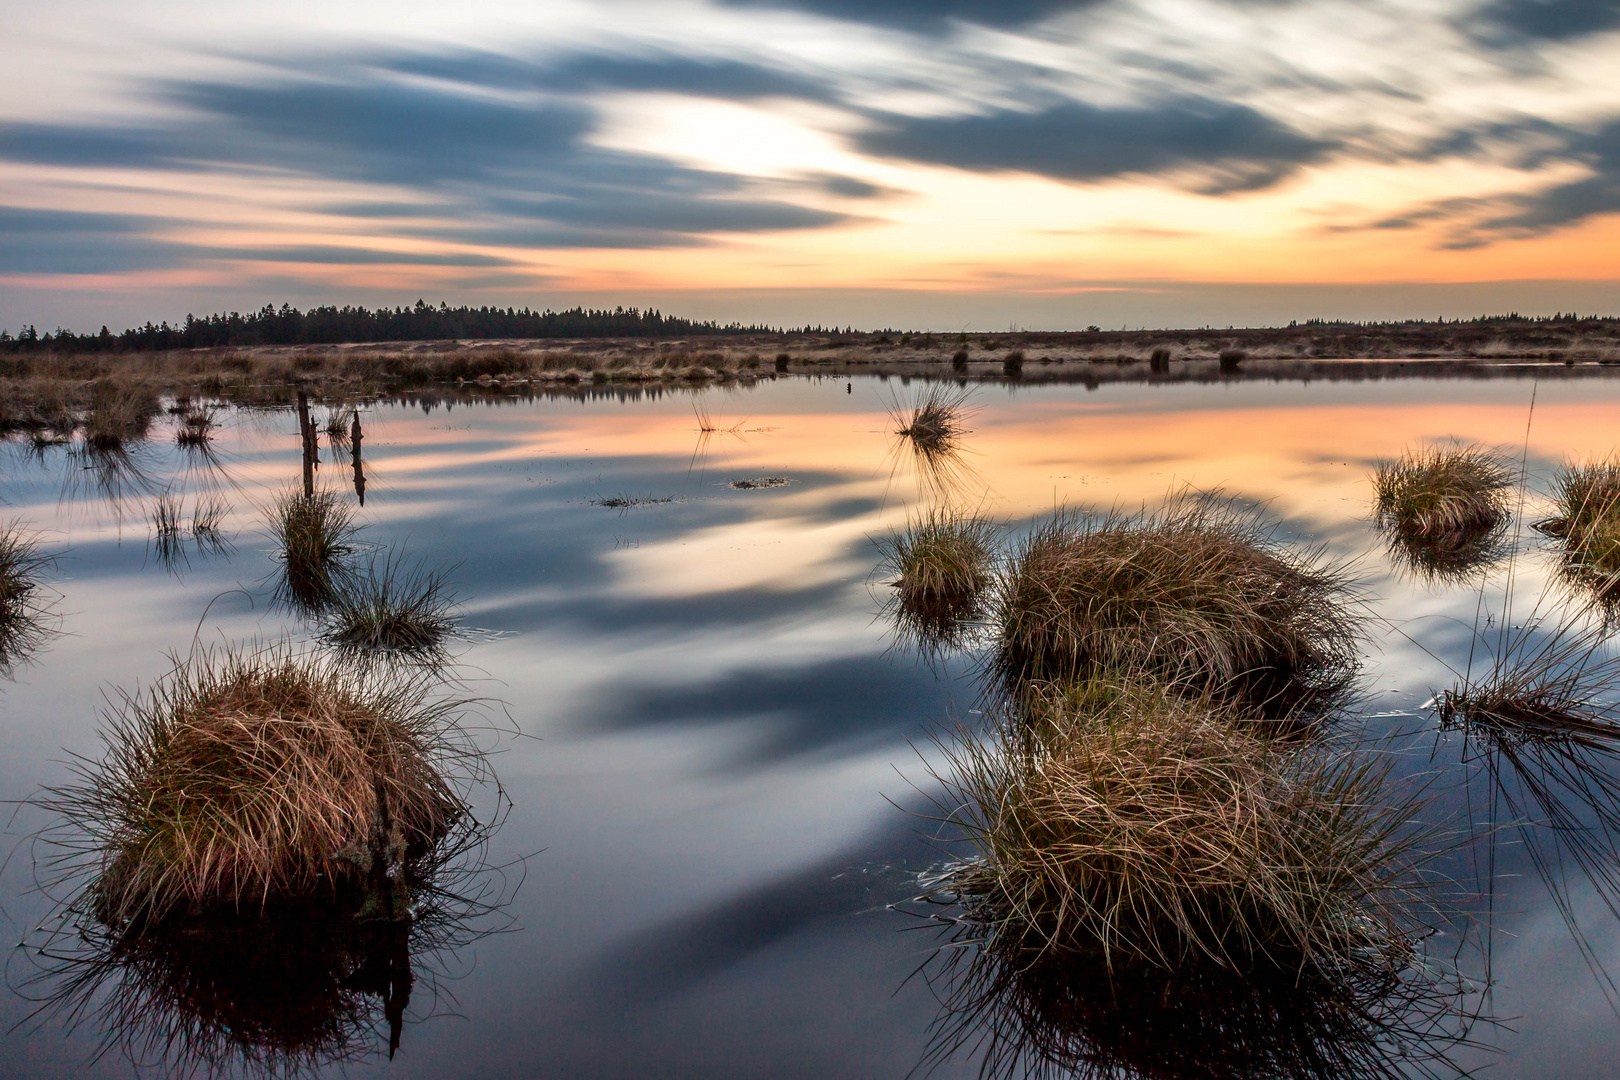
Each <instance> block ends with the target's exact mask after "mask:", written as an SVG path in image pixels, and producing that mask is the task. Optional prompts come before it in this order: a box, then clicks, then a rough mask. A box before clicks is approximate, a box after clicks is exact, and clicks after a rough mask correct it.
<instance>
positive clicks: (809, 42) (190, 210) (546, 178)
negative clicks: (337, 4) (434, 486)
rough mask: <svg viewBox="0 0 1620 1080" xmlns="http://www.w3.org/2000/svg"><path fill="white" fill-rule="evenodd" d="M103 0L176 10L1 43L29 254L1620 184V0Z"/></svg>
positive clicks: (568, 238) (676, 238) (1230, 238)
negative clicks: (193, 4)
mask: <svg viewBox="0 0 1620 1080" xmlns="http://www.w3.org/2000/svg"><path fill="white" fill-rule="evenodd" d="M170 2H171V3H172V2H173V0H170ZM81 8H82V9H85V10H90V11H100V12H102V13H103V14H104V15H106V17H107V19H106V22H107V26H108V27H109V29H107V30H105V31H104V32H105V33H106V34H107V35H112V34H115V33H117V32H118V27H119V21H118V20H119V19H120V18H122V19H124V20H126V23H125V26H126V29H127V20H129V19H131V18H134V19H144V20H146V21H145V22H144V23H143V24H142V27H141V29H142V33H141V34H140V35H138V37H139V41H138V42H137V43H136V44H134V45H132V46H131V47H130V48H129V49H128V50H126V51H127V52H128V53H129V55H128V56H127V57H125V56H123V55H121V54H120V53H119V52H118V51H117V49H116V48H115V43H114V42H113V41H112V40H111V38H110V37H108V38H107V39H105V40H101V39H97V38H96V34H97V33H98V32H101V31H98V30H97V29H95V28H96V27H98V26H99V25H100V24H98V23H97V22H96V21H95V20H93V19H90V20H86V19H85V18H83V16H84V14H85V10H80V11H79V12H78V16H77V19H78V21H76V22H75V26H76V27H77V26H86V27H90V28H91V29H90V30H88V31H87V39H86V42H85V43H84V44H83V45H82V46H80V48H81V49H82V50H83V54H84V57H89V58H92V59H94V60H95V61H96V62H98V63H102V69H100V70H98V71H97V72H96V77H95V78H93V79H92V78H89V77H87V76H85V75H84V68H85V67H86V65H88V64H89V63H90V60H89V59H82V58H80V57H79V56H78V54H76V53H75V52H74V49H75V46H72V45H67V44H64V41H66V40H67V39H66V38H65V37H63V36H62V35H61V34H60V33H58V34H55V35H53V34H50V33H48V32H47V31H48V30H50V29H52V27H53V25H54V26H55V28H56V29H58V30H60V29H61V28H62V25H65V24H61V25H56V24H53V21H52V16H51V15H50V14H49V13H48V12H44V11H36V12H34V13H33V14H31V15H30V16H29V19H28V20H27V22H26V25H25V26H24V29H23V30H22V31H21V32H19V33H18V34H17V35H16V36H15V37H14V39H13V40H12V41H11V43H10V44H4V45H0V61H3V60H6V59H8V58H11V59H19V60H21V61H25V63H22V64H21V65H20V66H17V67H15V68H14V69H13V70H15V71H17V72H23V71H24V70H25V69H26V72H27V74H28V77H29V78H30V79H37V78H40V77H42V76H41V75H40V73H41V72H42V71H47V69H48V65H47V64H45V63H44V61H43V60H42V58H41V57H42V54H45V55H55V56H56V57H57V58H58V59H59V60H60V61H61V63H60V65H59V66H60V68H61V70H62V71H63V72H64V74H63V75H61V90H62V93H61V94H59V95H57V96H55V97H51V98H50V99H49V103H48V105H47V104H43V103H42V102H44V101H45V95H43V94H42V92H41V91H40V88H39V87H38V86H35V85H33V84H32V83H30V85H29V86H28V87H22V86H21V85H20V80H21V78H22V77H23V76H22V75H20V74H19V75H14V76H12V77H11V78H13V79H16V80H18V82H19V86H18V90H19V91H23V90H26V92H19V93H17V94H15V95H13V96H11V97H10V101H11V104H10V105H7V106H0V177H3V178H4V181H5V185H6V189H5V190H6V194H5V196H4V197H3V199H4V203H5V204H6V205H5V207H4V209H3V211H0V235H3V236H5V237H6V243H7V251H5V252H4V253H3V254H0V275H9V277H10V280H11V282H12V285H11V286H0V287H7V288H10V287H15V288H22V289H29V288H34V287H36V286H34V285H32V284H30V282H29V281H28V280H24V279H25V278H26V276H27V275H31V274H51V275H57V276H56V277H55V278H53V279H52V287H55V288H60V287H61V286H62V283H63V280H64V279H63V278H62V275H68V276H71V275H74V274H84V275H93V276H95V277H96V278H97V281H98V287H106V279H107V275H124V276H125V277H126V278H127V279H128V280H129V283H130V287H132V288H133V287H139V286H140V275H141V274H142V273H143V272H147V271H151V272H156V271H174V270H177V269H187V270H189V271H195V272H196V273H198V274H203V275H206V274H208V273H213V272H214V271H212V270H210V269H209V268H210V267H219V268H220V269H219V270H218V273H219V274H226V273H229V274H232V275H235V276H236V278H237V279H238V280H240V279H242V277H243V275H244V274H247V275H248V277H249V278H251V276H252V273H253V271H252V267H254V266H256V265H262V266H264V267H265V268H266V270H265V271H264V276H265V279H266V280H270V279H271V277H272V275H275V276H276V280H283V279H284V278H285V276H286V275H287V274H289V273H292V274H297V273H306V274H307V275H310V278H309V280H311V281H319V282H321V283H322V287H323V288H333V287H341V284H342V280H343V279H341V278H334V277H333V274H335V273H337V272H338V270H339V269H340V268H344V267H348V268H352V270H351V278H350V280H353V281H355V282H360V281H362V280H365V281H371V282H373V283H375V282H382V281H390V282H398V281H412V280H416V281H420V282H421V283H422V286H423V287H424V288H439V289H451V290H454V289H456V288H472V287H474V285H473V283H475V282H486V283H487V282H489V281H491V280H494V279H493V278H491V277H490V275H489V274H488V271H489V270H490V269H492V268H498V269H499V270H500V274H499V275H498V278H499V280H501V281H503V282H507V283H515V284H516V285H517V286H519V287H520V286H521V283H522V282H523V281H525V280H528V281H531V282H533V283H534V286H535V287H536V288H537V289H540V288H549V287H554V286H555V285H557V284H558V283H570V282H571V283H573V284H574V285H575V286H577V287H581V288H612V287H614V283H615V282H617V283H619V284H620V285H621V286H622V287H627V288H642V289H644V288H649V287H652V288H660V289H664V288H671V287H679V286H680V284H681V283H682V282H687V283H689V284H691V285H692V287H703V288H724V287H727V285H728V283H729V284H731V285H732V286H735V287H754V286H759V285H765V286H773V287H785V286H788V285H790V284H792V283H793V282H795V281H797V282H800V283H802V284H804V285H813V286H818V287H844V286H861V285H883V286H899V287H925V288H943V287H964V288H980V287H982V288H1026V289H1040V288H1055V287H1063V288H1067V287H1070V286H1071V285H1072V280H1071V279H1072V267H1073V265H1074V264H1075V263H1076V262H1077V261H1081V262H1083V263H1084V264H1085V265H1086V266H1088V267H1091V268H1092V272H1093V273H1094V274H1095V277H1096V280H1098V281H1106V280H1108V279H1118V280H1126V279H1129V280H1141V279H1142V278H1143V277H1144V276H1151V275H1152V274H1153V273H1154V272H1155V268H1158V272H1159V273H1162V274H1163V275H1165V276H1166V277H1177V276H1179V277H1181V278H1185V279H1193V280H1196V279H1198V278H1199V277H1200V276H1202V275H1207V274H1211V273H1215V274H1218V275H1223V277H1222V279H1223V280H1235V279H1238V278H1239V276H1240V275H1241V276H1244V277H1246V278H1247V279H1249V280H1256V279H1262V280H1263V279H1273V280H1299V277H1300V268H1302V267H1307V266H1309V267H1315V268H1316V269H1315V270H1314V271H1313V272H1315V273H1318V274H1327V275H1329V276H1331V275H1334V274H1338V275H1341V276H1344V277H1345V279H1347V280H1376V279H1383V280H1390V279H1394V278H1396V277H1398V276H1400V275H1403V274H1404V275H1410V274H1417V275H1418V276H1420V277H1422V278H1424V279H1426V280H1438V279H1443V278H1445V277H1446V276H1448V275H1450V276H1456V275H1458V274H1460V273H1465V272H1467V271H1465V270H1464V268H1465V267H1472V268H1473V272H1475V273H1478V272H1481V270H1480V268H1481V267H1484V266H1485V265H1486V264H1485V263H1483V262H1481V261H1480V260H1479V259H1478V257H1477V254H1478V253H1479V252H1481V251H1486V250H1490V251H1497V250H1500V251H1502V252H1508V251H1509V250H1511V251H1512V252H1514V253H1515V255H1516V257H1517V260H1518V263H1519V264H1520V265H1534V264H1537V263H1538V260H1539V261H1541V262H1545V263H1546V264H1548V265H1554V264H1557V263H1559V262H1560V259H1559V257H1558V250H1560V249H1559V245H1562V246H1563V248H1564V249H1568V250H1576V249H1582V245H1586V249H1589V248H1590V244H1591V241H1590V239H1589V238H1588V231H1589V230H1590V229H1593V228H1597V227H1598V225H1597V224H1595V223H1598V222H1608V223H1610V224H1605V225H1603V226H1602V228H1603V229H1608V228H1610V227H1611V225H1612V222H1613V220H1614V216H1615V215H1616V214H1620V0H1602V2H1598V0H1485V2H1483V3H1480V2H1477V0H1468V2H1465V0H1424V2H1421V3H1405V4H1396V3H1393V2H1388V0H1356V2H1351V0H1341V2H1335V3H1326V2H1322V0H1274V2H1272V0H1268V2H1265V3H1241V2H1238V0H1089V2H1086V0H1068V2H1064V0H1021V2H1013V3H1000V4H991V3H981V2H977V0H946V2H943V3H926V4H925V3H922V2H921V0H885V2H879V3H855V2H854V0H725V2H717V3H702V2H698V0H671V2H668V3H663V4H647V3H641V2H635V0H612V2H609V0H603V2H600V3H595V4H579V3H560V2H559V3H555V4H552V5H544V4H542V5H537V6H533V7H532V8H531V7H525V6H523V5H507V4H492V5H485V6H483V7H479V8H477V9H471V8H469V9H466V10H458V11H454V12H453V11H448V10H435V11H433V12H431V13H428V12H421V13H411V14H410V15H409V17H402V18H401V19H399V20H397V21H396V22H394V23H391V24H390V26H389V29H388V32H387V34H386V36H382V35H380V34H379V35H378V36H377V37H376V38H375V40H370V41H367V40H364V34H363V33H362V32H361V29H362V28H361V23H362V22H363V17H364V15H365V11H364V10H363V8H364V6H363V5H362V6H361V7H357V8H355V9H354V10H349V9H344V10H343V11H328V10H327V9H321V8H318V7H316V6H313V5H311V6H307V7H305V6H298V5H294V6H292V7H290V8H288V9H286V12H285V21H286V25H287V28H288V32H289V33H290V32H292V31H297V30H299V29H300V28H303V29H304V30H305V31H307V33H308V34H310V35H313V40H312V41H311V42H309V43H306V44H305V46H304V47H301V48H298V49H293V48H292V47H290V46H289V45H288V44H285V43H283V41H284V39H285V38H286V36H287V35H285V34H284V35H282V37H279V38H278V37H277V36H275V35H272V34H267V33H265V32H264V31H263V27H264V26H265V21H264V19H263V18H262V17H261V16H262V13H261V12H258V11H256V10H249V9H245V8H244V9H240V10H237V9H232V8H229V7H228V6H227V7H225V8H221V9H216V10H212V11H211V12H210V15H209V22H208V24H207V27H206V29H205V30H203V31H197V32H193V31H191V30H190V29H188V26H189V24H188V23H187V22H186V21H185V20H182V19H180V18H178V17H177V15H176V13H178V12H180V11H183V10H185V9H184V8H183V7H181V6H178V5H176V6H169V5H168V4H165V3H160V4H159V5H158V6H155V7H153V8H152V9H151V13H150V14H144V13H143V14H136V15H130V14H129V13H124V12H122V11H121V10H118V9H115V8H114V7H112V6H111V5H105V4H104V3H102V0H85V3H84V4H82V5H81ZM165 13H168V14H167V15H166V14H165ZM67 17H68V16H67V15H63V16H62V17H61V18H63V19H66V18H67ZM494 27H500V28H501V29H500V31H499V33H495V32H493V31H492V28H494ZM322 34H325V35H326V36H325V38H322V37H321V35H322ZM497 39H498V40H497ZM53 50H54V53H53ZM142 50H146V51H147V53H149V54H150V55H151V56H156V55H158V54H160V53H161V55H162V56H163V57H164V58H165V61H166V62H165V63H164V65H163V67H164V70H165V71H166V74H165V75H164V76H162V77H155V76H153V75H152V74H150V71H151V69H152V67H153V65H152V64H151V63H142V62H141V59H142V56H141V53H142ZM81 61H82V62H81ZM76 64H77V65H78V66H75V65H76ZM67 73H73V74H72V76H71V77H70V75H69V74H67ZM43 77H44V78H46V79H47V81H48V80H49V78H51V77H52V76H49V75H48V74H47V75H45V76H43ZM947 223H948V224H947ZM1526 245H1529V246H1526ZM1583 250H1584V249H1583ZM1465 252H1473V253H1475V254H1474V255H1473V256H1471V257H1470V259H1471V261H1469V262H1466V263H1465V262H1463V261H1461V260H1462V253H1465ZM1494 258H1495V257H1494V256H1493V259H1494ZM1512 261H1513V260H1512V259H1510V258H1509V257H1508V256H1507V255H1503V256H1502V257H1501V258H1500V259H1497V260H1496V261H1495V262H1492V263H1491V265H1493V266H1494V265H1502V266H1506V265H1508V264H1509V263H1510V262H1512ZM1562 263H1563V264H1564V265H1574V264H1575V263H1580V264H1581V265H1582V266H1583V267H1584V268H1585V269H1583V270H1582V276H1590V274H1591V273H1592V270H1593V268H1594V267H1599V268H1601V265H1602V260H1601V258H1597V257H1595V256H1593V255H1592V253H1591V252H1590V250H1584V256H1583V258H1580V259H1573V260H1572V259H1570V258H1567V257H1566V258H1564V259H1562ZM300 266H301V267H305V268H307V269H306V270H305V271H298V270H297V269H296V268H297V267H300ZM290 267H291V268H293V269H289V268H290ZM412 267H415V268H417V271H416V272H417V274H418V277H417V278H414V279H413V278H411V276H410V268H412ZM381 268H387V269H388V272H387V273H386V274H384V275H382V276H380V277H379V276H376V275H372V276H371V277H369V278H367V277H366V276H365V275H366V274H368V273H370V271H371V270H373V269H376V270H379V272H380V269H381ZM1060 268H1061V274H1060V273H1059V270H1060ZM1213 268H1218V269H1213ZM1485 272H1491V273H1494V272H1497V271H1494V270H1493V271H1485ZM1611 275H1612V276H1616V277H1620V266H1617V267H1613V269H1612V271H1611ZM154 280H155V279H154ZM0 317H3V316H0Z"/></svg>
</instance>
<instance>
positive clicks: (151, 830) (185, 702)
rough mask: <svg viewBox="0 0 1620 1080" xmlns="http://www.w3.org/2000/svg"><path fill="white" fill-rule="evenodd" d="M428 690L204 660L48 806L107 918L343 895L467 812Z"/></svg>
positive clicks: (304, 660)
mask: <svg viewBox="0 0 1620 1080" xmlns="http://www.w3.org/2000/svg"><path fill="white" fill-rule="evenodd" d="M452 707H453V706H451V705H448V704H443V703H438V704H436V703H434V702H432V701H431V700H430V699H429V697H428V694H427V687H426V684H425V683H423V682H420V681H411V680H402V679H401V678H400V677H399V676H397V675H391V674H386V673H383V672H381V671H370V670H366V671H362V670H358V669H355V668H352V667H349V666H345V665H343V664H341V663H340V662H338V661H335V660H331V659H326V658H323V657H321V656H319V655H314V654H299V653H295V652H293V651H291V650H290V649H289V648H287V647H285V646H269V647H262V648H257V649H243V650H236V649H224V650H220V651H216V652H206V651H205V652H202V653H200V654H198V655H196V656H193V657H192V658H191V659H189V660H185V661H179V662H177V663H176V665H175V668H174V670H173V671H172V672H171V673H170V674H169V675H168V676H167V677H165V678H163V679H162V680H160V681H159V682H158V683H156V684H155V685H154V686H152V687H151V688H150V689H149V690H148V691H146V692H145V693H143V694H135V695H124V696H122V698H121V699H120V701H119V703H118V704H117V706H116V707H115V708H114V710H113V712H112V713H111V715H110V716H109V717H108V721H109V724H108V729H107V731H106V733H105V735H104V738H105V740H106V744H107V750H106V754H105V756H104V757H103V759H102V760H101V761H99V762H91V761H84V762H81V763H80V765H79V766H78V772H79V774H80V777H81V781H82V782H81V784H80V785H79V786H78V787H75V788H69V789H60V790H56V791H53V792H52V793H51V799H50V800H49V805H51V806H53V807H54V808H56V809H59V810H61V811H62V812H63V813H64V814H65V815H66V817H67V818H68V819H69V820H71V821H72V822H74V823H75V824H76V825H78V826H80V827H81V828H82V829H83V830H84V832H85V834H86V835H87V836H88V837H89V838H90V844H91V847H92V848H93V850H95V851H96V852H98V853H99V869H98V872H97V873H96V880H95V884H94V885H93V886H92V889H93V892H94V895H95V901H96V905H97V907H98V910H99V912H100V915H101V917H102V918H103V920H104V921H107V922H112V923H122V922H127V921H130V920H151V919H161V918H162V917H164V916H165V915H166V914H167V913H168V912H170V911H175V910H185V909H201V908H206V907H209V906H212V905H220V904H225V905H246V904H264V903H267V902H269V901H270V900H271V899H273V898H290V897H299V896H321V895H327V896H330V895H332V894H333V890H334V889H337V888H339V887H340V886H341V885H342V883H344V882H345V881H351V880H355V879H358V878H363V877H365V876H366V875H367V874H369V873H371V872H372V870H373V868H374V867H376V866H378V865H402V864H403V863H405V862H407V861H409V860H410V859H411V858H413V857H415V856H417V855H419V854H420V853H421V852H423V851H425V850H427V849H428V848H431V847H432V846H433V845H434V844H435V843H436V842H437V841H438V840H439V839H440V838H441V837H443V836H444V835H446V833H447V832H448V831H449V830H450V829H451V828H452V826H453V825H454V824H455V823H456V822H457V820H458V819H459V818H460V817H461V816H462V815H463V814H465V812H466V809H467V808H466V805H465V803H464V802H463V800H462V798H461V796H460V795H459V794H458V792H457V790H456V789H455V787H454V786H453V785H452V782H451V780H449V779H447V774H446V771H445V769H446V767H447V766H450V765H453V764H455V762H456V759H457V757H458V755H461V754H462V751H461V750H460V749H459V748H458V747H457V745H456V744H455V742H454V734H453V729H452V728H451V726H450V724H449V721H448V719H447V714H448V712H449V710H450V709H451V708H452Z"/></svg>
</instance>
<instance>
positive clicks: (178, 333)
mask: <svg viewBox="0 0 1620 1080" xmlns="http://www.w3.org/2000/svg"><path fill="white" fill-rule="evenodd" d="M805 329H806V330H810V329H811V328H810V327H805ZM815 329H816V330H817V331H820V332H823V333H827V332H833V333H836V332H837V331H836V330H831V331H827V330H822V328H820V327H816V328H815ZM778 332H779V331H777V330H775V329H773V328H771V327H765V326H743V325H741V324H739V323H729V324H727V325H725V326H722V325H720V324H719V323H716V322H694V321H693V320H691V319H682V318H677V317H676V316H673V315H664V314H663V313H661V312H658V311H652V310H647V311H642V310H640V309H638V308H625V307H620V308H614V309H613V310H612V311H607V310H605V309H604V310H602V311H591V310H587V309H585V308H579V307H576V308H570V309H569V310H567V311H550V310H547V311H531V310H530V309H528V308H523V309H522V310H518V309H516V308H498V307H476V308H474V307H454V308H453V307H450V306H449V305H447V304H443V303H441V304H440V305H439V306H438V307H433V306H432V305H431V304H428V303H426V302H424V301H421V300H418V301H417V302H416V304H415V306H414V307H396V308H392V309H390V308H377V309H376V310H375V311H373V310H371V309H369V308H363V307H341V308H340V307H332V306H328V307H314V308H310V309H309V310H308V311H299V310H298V309H297V308H295V307H292V306H291V305H289V304H283V305H282V306H281V307H280V308H277V307H275V306H274V305H271V304H266V305H265V306H264V307H262V308H260V309H259V310H258V311H254V312H249V313H248V314H246V315H243V314H242V313H240V312H236V311H233V312H231V313H230V314H228V315H226V314H219V315H209V316H207V317H206V318H200V319H199V318H197V317H196V316H194V315H187V316H186V321H185V322H184V323H182V324H180V325H179V326H170V325H169V324H168V323H167V322H164V323H161V324H159V325H156V326H154V325H153V324H152V323H147V324H146V325H145V326H139V327H135V328H134V329H130V330H125V331H124V332H123V333H121V334H114V333H113V332H112V331H110V330H108V329H107V328H106V327H105V326H103V327H102V328H101V332H100V333H99V334H75V333H74V332H73V331H71V330H61V329H58V330H57V331H56V333H54V334H51V333H45V334H41V333H39V332H38V331H37V330H36V329H35V328H34V327H32V326H25V327H23V328H22V331H21V332H20V333H18V334H17V336H16V337H12V336H11V334H10V333H9V332H7V331H0V351H3V352H32V351H36V350H47V349H49V350H53V351H56V352H154V351H158V350H163V349H200V348H208V347H211V346H247V345H340V344H346V343H351V342H371V341H440V340H447V339H453V338H465V339H477V338H482V339H487V338H608V337H645V338H669V337H686V336H688V335H693V334H772V333H778Z"/></svg>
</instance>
